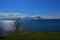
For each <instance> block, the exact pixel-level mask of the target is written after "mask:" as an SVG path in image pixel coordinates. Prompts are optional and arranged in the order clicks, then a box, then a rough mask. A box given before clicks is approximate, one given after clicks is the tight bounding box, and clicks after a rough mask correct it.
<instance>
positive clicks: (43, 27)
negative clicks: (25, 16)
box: [22, 19, 60, 32]
mask: <svg viewBox="0 0 60 40" xmlns="http://www.w3.org/2000/svg"><path fill="white" fill-rule="evenodd" d="M22 29H23V30H29V31H36V32H60V19H40V20H25V21H24V22H23V23H22Z"/></svg>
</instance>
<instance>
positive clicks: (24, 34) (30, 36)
mask: <svg viewBox="0 0 60 40" xmlns="http://www.w3.org/2000/svg"><path fill="white" fill-rule="evenodd" d="M0 40H60V32H29V31H26V30H20V31H17V32H15V33H13V34H12V35H10V36H8V37H5V38H2V39H0Z"/></svg>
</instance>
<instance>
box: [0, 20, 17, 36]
mask: <svg viewBox="0 0 60 40" xmlns="http://www.w3.org/2000/svg"><path fill="white" fill-rule="evenodd" d="M14 22H15V21H13V20H0V36H6V35H9V34H10V33H12V32H14V30H15V29H16V28H15V24H14Z"/></svg>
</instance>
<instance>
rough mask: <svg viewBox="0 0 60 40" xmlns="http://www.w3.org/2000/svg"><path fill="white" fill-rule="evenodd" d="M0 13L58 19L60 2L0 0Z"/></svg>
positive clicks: (47, 0)
mask: <svg viewBox="0 0 60 40" xmlns="http://www.w3.org/2000/svg"><path fill="white" fill-rule="evenodd" d="M0 12H2V13H21V14H28V15H29V16H31V15H40V16H42V17H45V18H47V17H48V18H60V0H0Z"/></svg>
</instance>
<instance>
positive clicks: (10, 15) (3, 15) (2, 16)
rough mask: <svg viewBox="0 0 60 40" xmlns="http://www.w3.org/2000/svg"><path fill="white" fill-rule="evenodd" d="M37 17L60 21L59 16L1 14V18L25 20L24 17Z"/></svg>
mask: <svg viewBox="0 0 60 40" xmlns="http://www.w3.org/2000/svg"><path fill="white" fill-rule="evenodd" d="M36 16H40V17H41V18H42V19H60V17H59V15H55V16H54V15H32V16H30V15H29V14H22V13H4V12H0V18H17V17H20V18H24V17H31V18H35V17H36Z"/></svg>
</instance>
